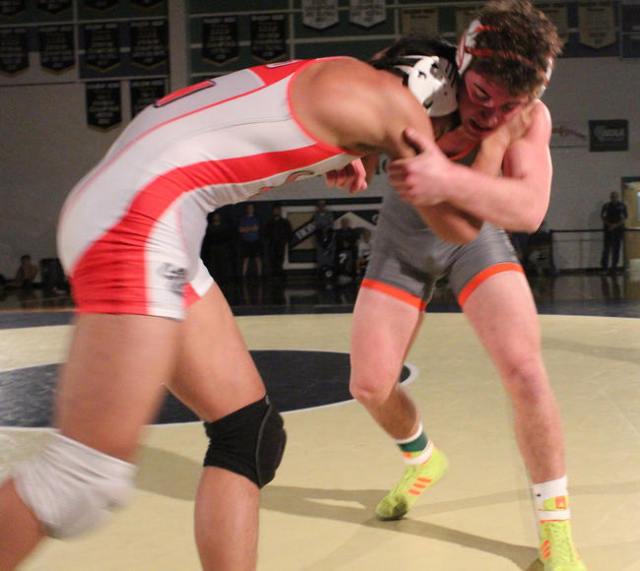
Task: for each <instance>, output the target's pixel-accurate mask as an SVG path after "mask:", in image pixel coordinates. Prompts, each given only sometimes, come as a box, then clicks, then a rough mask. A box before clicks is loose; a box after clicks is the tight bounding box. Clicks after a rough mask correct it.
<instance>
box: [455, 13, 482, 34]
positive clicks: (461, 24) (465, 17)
mask: <svg viewBox="0 0 640 571" xmlns="http://www.w3.org/2000/svg"><path fill="white" fill-rule="evenodd" d="M476 15H477V10H476V9H475V8H458V9H457V10H456V35H457V36H458V38H461V37H462V34H464V33H465V32H466V31H467V28H468V27H469V24H471V22H473V20H475V18H476Z"/></svg>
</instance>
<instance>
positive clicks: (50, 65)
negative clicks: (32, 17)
mask: <svg viewBox="0 0 640 571" xmlns="http://www.w3.org/2000/svg"><path fill="white" fill-rule="evenodd" d="M38 39H39V43H40V66H41V67H43V68H44V69H47V70H49V71H53V72H54V73H61V72H63V71H66V70H67V69H69V68H71V67H73V66H74V65H75V63H76V52H75V43H74V37H73V26H47V27H46V28H40V29H39V30H38Z"/></svg>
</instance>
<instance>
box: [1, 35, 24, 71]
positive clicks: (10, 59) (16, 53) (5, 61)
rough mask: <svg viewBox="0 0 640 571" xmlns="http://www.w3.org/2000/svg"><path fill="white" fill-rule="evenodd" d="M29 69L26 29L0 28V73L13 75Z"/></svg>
mask: <svg viewBox="0 0 640 571" xmlns="http://www.w3.org/2000/svg"><path fill="white" fill-rule="evenodd" d="M28 67H29V41H28V39H27V29H26V28H0V73H4V74H6V75H14V74H16V73H20V72H21V71H24V70H25V69H27V68H28Z"/></svg>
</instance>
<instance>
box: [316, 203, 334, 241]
mask: <svg viewBox="0 0 640 571" xmlns="http://www.w3.org/2000/svg"><path fill="white" fill-rule="evenodd" d="M313 221H314V223H315V225H316V232H317V234H316V235H317V236H320V234H321V233H322V230H323V229H325V228H333V212H331V211H330V210H327V207H326V204H325V201H324V200H318V202H316V211H315V212H314V214H313Z"/></svg>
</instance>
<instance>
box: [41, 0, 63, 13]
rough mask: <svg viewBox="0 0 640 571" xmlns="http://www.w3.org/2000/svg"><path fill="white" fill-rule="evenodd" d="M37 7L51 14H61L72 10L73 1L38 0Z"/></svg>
mask: <svg viewBox="0 0 640 571" xmlns="http://www.w3.org/2000/svg"><path fill="white" fill-rule="evenodd" d="M37 7H38V10H42V11H43V12H48V13H49V14H59V13H60V12H64V11H65V10H68V9H69V8H71V0H38V3H37Z"/></svg>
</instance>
